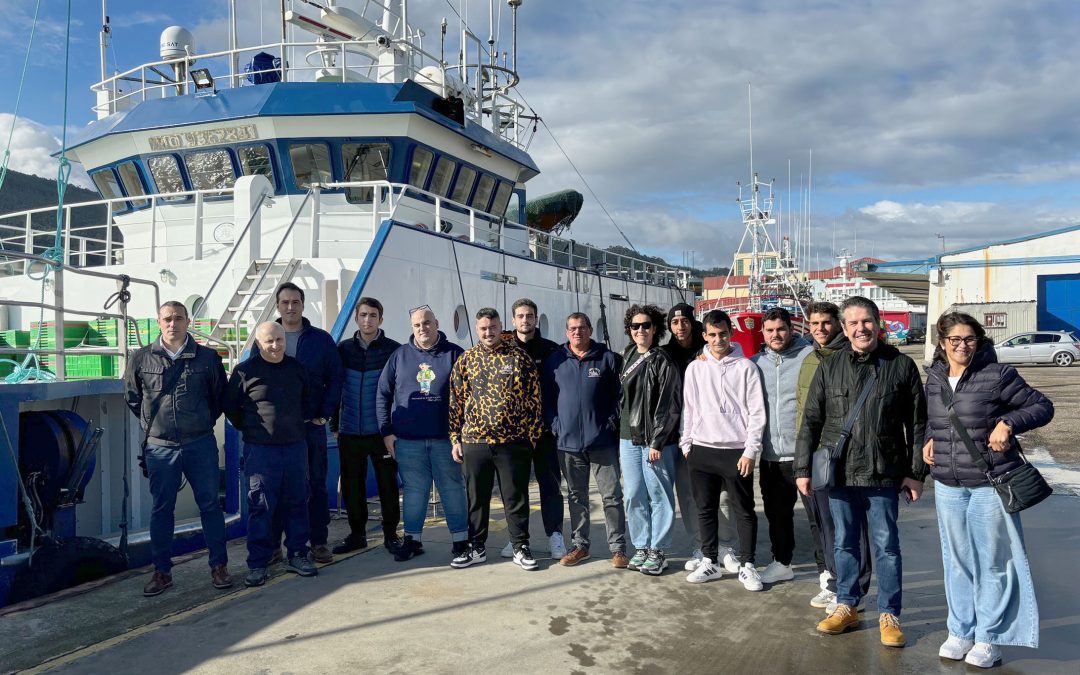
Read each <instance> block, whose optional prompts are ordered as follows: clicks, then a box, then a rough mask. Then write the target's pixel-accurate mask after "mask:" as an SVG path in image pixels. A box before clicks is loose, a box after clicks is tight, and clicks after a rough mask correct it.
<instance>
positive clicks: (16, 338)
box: [0, 330, 30, 349]
mask: <svg viewBox="0 0 1080 675" xmlns="http://www.w3.org/2000/svg"><path fill="white" fill-rule="evenodd" d="M0 347H16V348H20V349H29V347H30V331H28V330H5V331H0Z"/></svg>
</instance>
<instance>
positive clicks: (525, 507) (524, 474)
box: [461, 443, 533, 549]
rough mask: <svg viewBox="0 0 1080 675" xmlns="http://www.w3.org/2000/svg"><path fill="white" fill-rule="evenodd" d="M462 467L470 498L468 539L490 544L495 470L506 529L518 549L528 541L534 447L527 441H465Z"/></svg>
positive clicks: (466, 490)
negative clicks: (488, 541)
mask: <svg viewBox="0 0 1080 675" xmlns="http://www.w3.org/2000/svg"><path fill="white" fill-rule="evenodd" d="M461 455H462V460H463V463H462V466H461V471H462V474H463V475H464V477H465V494H466V496H467V497H468V499H469V541H470V542H472V543H473V544H474V545H476V546H484V547H486V546H487V538H488V521H489V519H490V518H491V491H492V489H493V488H494V486H495V474H498V475H499V492H500V493H501V496H502V502H503V509H504V511H505V512H506V529H507V530H508V531H509V533H510V541H511V542H513V544H514V548H515V549H516V548H517V547H518V545H520V544H528V543H529V475H530V474H531V473H532V459H533V451H532V448H530V447H529V446H528V445H526V444H524V443H462V444H461Z"/></svg>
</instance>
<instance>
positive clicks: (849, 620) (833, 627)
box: [817, 605, 859, 635]
mask: <svg viewBox="0 0 1080 675" xmlns="http://www.w3.org/2000/svg"><path fill="white" fill-rule="evenodd" d="M858 627H859V613H858V612H857V611H855V608H854V607H849V606H847V605H837V606H836V609H835V610H833V613H832V614H830V615H829V616H827V617H825V618H824V619H822V620H821V621H820V622H819V623H818V625H817V629H818V632H819V633H825V634H826V635H839V634H840V633H843V632H844V631H847V630H851V629H852V628H858Z"/></svg>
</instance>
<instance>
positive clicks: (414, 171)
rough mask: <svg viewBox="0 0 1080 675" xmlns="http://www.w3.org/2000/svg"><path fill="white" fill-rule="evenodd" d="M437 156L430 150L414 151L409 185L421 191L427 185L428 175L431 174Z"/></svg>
mask: <svg viewBox="0 0 1080 675" xmlns="http://www.w3.org/2000/svg"><path fill="white" fill-rule="evenodd" d="M434 160H435V155H434V154H433V153H432V152H431V151H430V150H425V149H424V148H416V149H414V150H413V154H412V163H411V164H410V165H409V185H414V186H416V187H418V188H420V189H421V190H423V189H424V185H425V184H426V183H427V177H428V174H429V173H430V172H431V163H432V162H433V161H434Z"/></svg>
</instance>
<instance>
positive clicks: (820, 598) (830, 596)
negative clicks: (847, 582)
mask: <svg viewBox="0 0 1080 675" xmlns="http://www.w3.org/2000/svg"><path fill="white" fill-rule="evenodd" d="M829 605H834V606H835V605H836V593H833V592H832V591H829V590H822V591H820V592H818V594H817V595H815V596H814V597H812V598H810V606H811V607H817V608H818V609H821V608H827V607H828V606H829Z"/></svg>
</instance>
